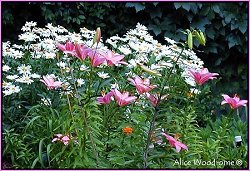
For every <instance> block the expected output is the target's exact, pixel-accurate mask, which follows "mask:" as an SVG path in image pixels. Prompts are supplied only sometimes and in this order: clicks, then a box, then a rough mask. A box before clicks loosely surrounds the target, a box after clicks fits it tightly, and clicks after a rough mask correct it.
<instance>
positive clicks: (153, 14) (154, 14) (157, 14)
mask: <svg viewBox="0 0 250 171" xmlns="http://www.w3.org/2000/svg"><path fill="white" fill-rule="evenodd" d="M150 17H151V19H153V18H155V17H159V18H161V17H162V11H161V9H160V8H157V9H156V10H154V11H153V12H150Z"/></svg>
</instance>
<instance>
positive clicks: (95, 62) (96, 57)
mask: <svg viewBox="0 0 250 171" xmlns="http://www.w3.org/2000/svg"><path fill="white" fill-rule="evenodd" d="M88 55H89V58H90V62H91V65H92V66H93V67H97V66H99V65H101V64H102V63H104V61H105V58H104V57H102V56H101V55H100V52H99V51H94V50H93V51H90V52H89V53H88Z"/></svg>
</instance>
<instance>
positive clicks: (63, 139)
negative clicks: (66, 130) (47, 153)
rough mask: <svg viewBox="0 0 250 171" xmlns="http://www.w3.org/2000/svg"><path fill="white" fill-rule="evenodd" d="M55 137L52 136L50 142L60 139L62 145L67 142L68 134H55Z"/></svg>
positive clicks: (68, 139)
mask: <svg viewBox="0 0 250 171" xmlns="http://www.w3.org/2000/svg"><path fill="white" fill-rule="evenodd" d="M55 137H56V138H53V140H52V142H55V141H61V142H62V143H63V144H64V145H68V144H69V141H70V138H69V136H68V135H64V136H63V135H62V134H56V135H55Z"/></svg>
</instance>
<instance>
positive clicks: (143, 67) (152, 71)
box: [138, 63, 161, 76]
mask: <svg viewBox="0 0 250 171" xmlns="http://www.w3.org/2000/svg"><path fill="white" fill-rule="evenodd" d="M138 65H139V66H140V68H141V69H142V70H143V71H145V72H147V73H149V74H151V75H157V76H161V74H160V73H158V72H157V71H155V70H151V69H149V68H148V67H146V66H144V65H142V64H139V63H138Z"/></svg>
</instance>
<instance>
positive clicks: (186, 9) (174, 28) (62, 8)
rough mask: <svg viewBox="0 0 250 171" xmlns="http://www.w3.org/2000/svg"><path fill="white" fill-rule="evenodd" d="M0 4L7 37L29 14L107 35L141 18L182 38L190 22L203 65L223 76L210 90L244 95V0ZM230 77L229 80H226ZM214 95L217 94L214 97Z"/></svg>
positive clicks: (162, 33) (163, 33) (160, 33)
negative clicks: (203, 41)
mask: <svg viewBox="0 0 250 171" xmlns="http://www.w3.org/2000/svg"><path fill="white" fill-rule="evenodd" d="M2 4H3V8H2V9H3V10H2V11H3V17H2V18H3V26H4V27H3V29H4V31H3V37H4V38H6V37H10V35H13V33H14V34H16V33H20V32H19V30H20V28H21V27H22V26H23V25H24V23H25V22H26V21H30V20H37V21H38V24H39V26H43V25H45V24H46V23H48V22H52V23H55V24H59V25H62V26H64V27H67V29H69V30H70V31H73V30H74V31H76V32H78V30H79V28H80V27H82V26H83V25H84V26H86V27H87V28H88V29H91V30H94V29H95V28H97V27H102V30H103V36H104V38H105V39H106V38H108V37H110V36H114V35H116V34H118V33H119V34H125V33H126V32H127V31H128V29H131V28H133V27H134V25H136V23H137V22H140V23H142V24H143V25H145V26H146V27H147V28H149V31H150V32H151V33H152V35H153V36H155V37H157V39H158V40H160V42H161V43H163V41H164V37H169V38H171V39H173V40H175V41H183V40H185V36H184V35H183V34H182V33H181V32H180V29H181V30H182V29H186V28H191V27H192V28H194V29H200V30H201V31H203V32H204V33H205V35H206V37H207V39H208V41H207V42H208V43H207V45H206V47H201V46H199V44H198V42H197V41H195V42H194V47H195V51H196V50H197V51H196V52H197V53H198V54H199V56H200V57H201V58H202V59H203V61H205V65H206V67H209V68H211V69H213V70H214V71H216V72H219V73H220V75H221V76H222V78H221V81H220V82H218V83H217V84H216V87H215V86H214V87H212V89H213V91H214V92H220V93H223V91H224V89H226V90H227V91H230V93H231V94H233V93H236V92H237V93H239V94H240V95H241V96H242V97H244V98H246V97H247V95H246V91H247V65H246V63H247V43H248V39H247V37H248V36H247V21H248V20H247V14H248V6H247V2H230V3H217V2H216V3H215V2H213V3H208V2H206V3H202V2H198V3H197V2H195V3H188V2H175V3H173V2H133V3H131V2H115V3H114V2H113V3H102V2H76V3H58V2H46V3H38V2H31V3H24V2H22V3H18V2H16V3H7V2H5V3H2ZM32 11H33V13H32ZM20 13H22V16H21V15H19V14H20ZM128 16H129V17H128ZM131 18H133V20H131ZM14 23H15V24H14ZM17 35H18V34H16V35H14V36H15V37H17ZM14 39H16V38H14ZM229 81H230V82H231V84H230V85H229V84H226V83H227V82H229ZM241 83H243V84H241ZM218 100H219V99H216V102H217V103H218ZM212 106H213V105H212Z"/></svg>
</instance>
